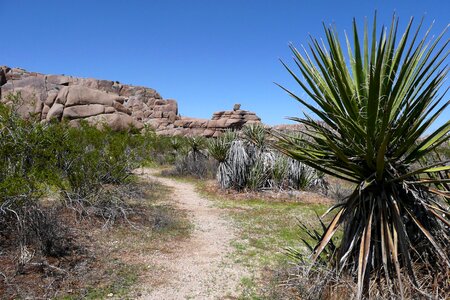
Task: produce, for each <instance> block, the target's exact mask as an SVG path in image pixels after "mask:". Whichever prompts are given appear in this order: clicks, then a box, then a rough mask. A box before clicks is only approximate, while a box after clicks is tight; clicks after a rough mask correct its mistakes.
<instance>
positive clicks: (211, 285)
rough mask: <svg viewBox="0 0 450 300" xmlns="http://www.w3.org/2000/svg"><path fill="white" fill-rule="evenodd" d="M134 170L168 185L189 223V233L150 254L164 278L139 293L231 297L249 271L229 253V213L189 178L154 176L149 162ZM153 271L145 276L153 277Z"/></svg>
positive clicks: (231, 236) (231, 230)
mask: <svg viewBox="0 0 450 300" xmlns="http://www.w3.org/2000/svg"><path fill="white" fill-rule="evenodd" d="M138 174H141V176H142V177H144V178H148V179H151V180H155V181H158V182H160V183H162V184H164V185H166V186H169V187H171V188H172V189H173V195H172V199H173V203H174V205H175V207H177V208H179V209H182V210H184V211H186V212H187V214H188V216H189V219H190V221H191V223H192V224H193V230H192V232H191V235H190V237H189V238H187V239H185V240H183V241H181V242H179V243H177V244H176V246H175V247H172V249H171V251H164V252H157V253H155V254H154V255H152V264H153V265H154V266H155V268H156V269H158V270H162V271H161V274H160V277H161V279H163V280H159V281H158V282H157V281H155V280H150V281H149V282H150V283H149V284H145V286H143V293H142V297H141V299H235V298H236V297H237V296H238V295H239V294H240V292H241V291H240V280H241V278H243V277H245V276H248V271H247V270H246V269H245V268H244V267H243V266H240V265H238V264H237V263H236V262H234V261H233V258H232V252H233V248H232V246H231V245H230V243H231V242H232V241H233V240H234V239H236V238H237V232H236V230H235V228H234V227H233V223H232V221H231V219H230V218H228V217H227V216H226V215H225V214H224V213H223V211H221V210H220V209H219V208H216V207H214V206H213V203H212V202H211V201H210V200H208V199H206V198H204V197H202V196H200V195H199V194H198V193H197V192H196V191H195V187H194V185H193V184H190V183H186V182H180V181H176V180H173V179H169V178H160V177H156V176H155V171H154V170H152V169H148V168H142V169H139V170H138ZM152 269H154V268H152ZM151 272H152V270H149V274H148V277H149V278H151V277H152V276H153V277H154V274H151ZM144 276H145V275H144ZM144 282H145V280H144Z"/></svg>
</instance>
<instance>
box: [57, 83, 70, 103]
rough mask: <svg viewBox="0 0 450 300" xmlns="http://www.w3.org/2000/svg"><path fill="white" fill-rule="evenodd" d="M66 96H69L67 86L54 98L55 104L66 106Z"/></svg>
mask: <svg viewBox="0 0 450 300" xmlns="http://www.w3.org/2000/svg"><path fill="white" fill-rule="evenodd" d="M68 94H69V87H68V86H65V87H63V88H62V89H61V90H59V92H58V96H56V101H55V103H58V104H63V105H64V104H66V101H67V95H68Z"/></svg>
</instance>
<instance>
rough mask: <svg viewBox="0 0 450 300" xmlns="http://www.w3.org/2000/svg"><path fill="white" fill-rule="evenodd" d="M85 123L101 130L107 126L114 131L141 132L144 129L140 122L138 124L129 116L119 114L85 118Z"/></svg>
mask: <svg viewBox="0 0 450 300" xmlns="http://www.w3.org/2000/svg"><path fill="white" fill-rule="evenodd" d="M86 121H88V122H89V123H90V124H93V125H95V126H97V127H98V128H101V129H103V128H104V127H105V126H108V127H109V128H111V129H112V130H114V131H127V130H130V129H131V128H135V129H137V130H141V129H142V128H144V125H143V124H142V123H141V122H138V121H136V120H135V119H133V118H132V117H131V116H129V115H127V114H124V113H120V112H119V113H115V114H102V115H97V116H93V117H89V118H86Z"/></svg>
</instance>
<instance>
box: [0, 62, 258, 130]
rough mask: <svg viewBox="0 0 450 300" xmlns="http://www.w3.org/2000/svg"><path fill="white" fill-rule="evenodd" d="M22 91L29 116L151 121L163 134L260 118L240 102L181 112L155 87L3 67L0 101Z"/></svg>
mask: <svg viewBox="0 0 450 300" xmlns="http://www.w3.org/2000/svg"><path fill="white" fill-rule="evenodd" d="M17 93H20V96H21V97H20V99H19V100H20V103H15V105H16V106H17V107H18V112H19V113H20V114H21V115H22V116H23V117H24V118H29V117H30V116H34V117H35V118H38V119H40V120H41V121H42V122H46V121H50V120H52V119H57V120H63V119H66V120H68V121H69V122H70V124H73V125H75V126H76V125H77V124H78V123H79V122H80V120H86V121H87V122H89V123H91V124H96V125H97V126H103V125H104V124H106V125H108V126H109V127H111V128H112V129H114V130H127V129H129V128H130V127H134V128H137V129H142V128H143V127H144V126H145V124H147V125H148V126H150V127H152V128H154V129H155V130H156V132H157V133H159V134H165V135H183V136H191V135H201V136H206V137H212V136H218V135H219V134H220V133H221V132H222V131H224V130H226V129H240V128H242V126H243V125H245V124H248V123H258V122H261V119H260V118H259V117H257V116H256V115H255V113H252V112H249V111H245V110H241V109H240V105H235V107H234V109H233V110H232V111H221V112H217V113H214V114H213V117H212V119H211V120H207V119H196V118H187V117H180V116H179V115H178V104H177V101H176V100H172V99H166V100H165V99H163V98H162V97H161V96H160V95H159V94H158V93H157V92H156V91H155V90H153V89H150V88H146V87H141V86H132V85H126V84H121V83H119V82H117V81H108V80H97V79H90V78H77V77H72V76H65V75H45V74H40V73H35V72H27V71H25V70H23V69H19V68H9V67H0V101H1V102H3V103H6V104H7V105H13V104H14V103H13V102H14V97H11V96H12V95H17ZM16 100H17V99H16Z"/></svg>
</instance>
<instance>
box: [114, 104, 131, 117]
mask: <svg viewBox="0 0 450 300" xmlns="http://www.w3.org/2000/svg"><path fill="white" fill-rule="evenodd" d="M112 106H113V107H114V108H115V109H116V110H117V111H120V112H123V113H125V114H127V115H131V110H130V109H128V108H127V107H125V106H124V105H123V104H122V103H120V102H118V101H114V102H113V105H112Z"/></svg>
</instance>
